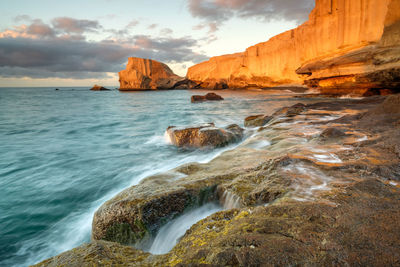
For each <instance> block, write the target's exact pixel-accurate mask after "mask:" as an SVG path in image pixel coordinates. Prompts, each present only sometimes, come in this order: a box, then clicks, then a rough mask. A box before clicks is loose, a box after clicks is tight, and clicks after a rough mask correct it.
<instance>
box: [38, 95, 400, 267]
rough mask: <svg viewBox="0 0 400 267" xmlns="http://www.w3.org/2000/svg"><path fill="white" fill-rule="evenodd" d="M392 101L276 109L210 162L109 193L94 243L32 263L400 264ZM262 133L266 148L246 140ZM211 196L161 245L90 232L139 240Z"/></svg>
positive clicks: (399, 144)
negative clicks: (192, 220) (144, 246)
mask: <svg viewBox="0 0 400 267" xmlns="http://www.w3.org/2000/svg"><path fill="white" fill-rule="evenodd" d="M398 101H399V96H390V97H387V98H385V97H372V98H366V99H361V100H352V99H346V100H330V101H325V102H321V103H315V104H308V105H299V104H297V105H294V106H292V107H288V108H285V109H281V110H279V111H277V112H275V114H273V115H271V116H272V117H273V118H272V119H271V120H270V121H269V122H268V123H267V124H266V125H265V127H263V128H262V129H261V130H260V131H259V132H257V135H256V136H254V137H252V138H249V139H248V140H245V141H244V142H243V143H242V144H241V145H239V146H238V147H237V148H235V149H233V150H230V151H226V152H224V153H223V154H221V155H220V156H219V157H217V158H215V159H214V160H212V161H211V162H209V163H206V164H199V163H191V164H186V165H183V166H181V167H178V168H176V169H174V170H172V171H170V172H168V173H163V174H160V175H156V176H153V177H148V178H146V179H145V180H143V181H142V182H141V183H140V184H139V185H137V186H133V187H130V188H128V189H126V190H124V191H123V192H121V193H120V194H118V195H117V196H115V197H114V198H113V199H111V200H109V201H107V202H106V203H105V204H104V205H103V206H102V207H101V208H100V209H99V210H98V211H97V212H96V214H95V217H94V220H93V239H94V241H93V242H92V243H91V244H89V245H83V246H81V247H78V248H76V249H74V250H71V251H68V252H65V253H63V254H61V255H59V256H57V257H54V258H51V259H49V260H46V261H44V262H42V263H41V264H40V266H56V265H57V264H59V263H64V262H68V261H71V262H72V263H73V264H75V263H76V264H78V263H79V266H91V264H93V262H95V261H100V262H101V261H104V262H106V263H108V262H112V263H114V264H117V263H118V264H121V265H126V266H188V265H191V266H199V265H204V264H205V265H207V264H208V265H212V266H226V265H232V266H260V265H261V266H262V265H271V266H288V265H299V266H304V265H307V266H331V265H338V266H345V265H349V266H395V265H399V264H400V262H399V257H398V255H399V254H400V246H399V244H400V240H399V239H400V236H399V234H398V233H399V231H400V226H399V224H398V222H399V221H400V182H399V180H400V179H399V177H400V150H399V148H400V136H399V133H400V123H399V121H400V116H399V114H400V112H399V105H397V103H398ZM266 115H268V114H266ZM266 115H265V116H266ZM377 122H379V123H377ZM372 126H373V127H372ZM323 133H325V135H326V138H321V134H322V135H324V134H323ZM342 133H345V135H343V134H342ZM263 140H268V141H269V143H270V145H268V146H254V143H257V142H260V141H263ZM255 147H256V148H255ZM211 201H220V203H221V205H222V206H224V207H225V210H224V211H221V212H218V213H215V214H213V215H211V216H209V217H207V218H206V219H204V220H201V221H200V222H198V223H196V224H195V225H193V226H192V227H191V228H190V230H188V231H187V232H186V234H185V235H184V236H183V238H182V239H181V240H180V241H179V243H178V244H177V245H176V246H175V247H174V249H173V250H172V251H170V252H169V253H167V254H164V255H149V254H147V253H144V252H141V251H139V250H136V249H132V248H131V247H127V246H123V245H120V244H117V243H109V242H104V241H95V240H110V241H115V242H119V243H122V244H132V243H138V242H139V243H140V242H145V241H146V239H147V240H148V239H149V238H150V237H151V236H154V234H155V233H156V232H157V231H158V229H159V228H160V227H161V226H162V225H164V224H165V223H166V222H167V221H168V220H169V219H171V218H173V217H176V216H178V215H179V214H182V213H183V212H185V210H188V209H191V208H192V207H194V206H199V205H202V203H207V202H211ZM72 266H73V265H72ZM76 266H78V265H76Z"/></svg>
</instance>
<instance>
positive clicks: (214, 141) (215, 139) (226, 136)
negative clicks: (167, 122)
mask: <svg viewBox="0 0 400 267" xmlns="http://www.w3.org/2000/svg"><path fill="white" fill-rule="evenodd" d="M167 134H168V136H169V138H170V141H171V143H172V144H173V145H175V146H177V147H184V148H204V147H222V146H226V145H228V144H231V143H234V142H237V141H239V140H241V139H242V138H243V129H242V128H240V127H239V126H238V125H236V124H232V125H229V126H228V127H226V128H217V127H215V125H214V124H213V123H209V124H204V125H200V126H195V127H190V128H178V127H175V126H170V127H168V129H167Z"/></svg>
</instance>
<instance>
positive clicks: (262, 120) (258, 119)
mask: <svg viewBox="0 0 400 267" xmlns="http://www.w3.org/2000/svg"><path fill="white" fill-rule="evenodd" d="M272 118H273V117H272V116H266V115H255V116H249V117H247V118H246V119H244V126H245V127H261V126H264V125H265V124H267V123H268V122H269V121H270V120H272Z"/></svg>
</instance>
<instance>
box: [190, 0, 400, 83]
mask: <svg viewBox="0 0 400 267" xmlns="http://www.w3.org/2000/svg"><path fill="white" fill-rule="evenodd" d="M399 44H400V0H351V1H349V0H316V6H315V8H314V10H313V11H312V12H311V14H310V16H309V20H308V21H307V22H305V23H304V24H303V25H301V26H299V27H298V28H296V29H293V30H290V31H287V32H284V33H282V34H280V35H278V36H275V37H273V38H271V39H270V40H269V41H267V42H264V43H260V44H257V45H255V46H252V47H250V48H248V49H247V50H246V51H245V52H243V53H237V54H232V55H224V56H219V57H214V58H211V59H210V60H209V61H207V62H203V63H200V64H198V65H195V66H193V67H191V68H189V70H188V74H187V77H188V78H189V79H191V80H194V81H197V82H202V83H203V86H205V87H206V86H207V85H208V84H210V83H215V82H225V83H227V84H228V85H229V87H239V88H243V87H249V86H258V87H270V86H277V85H282V84H297V85H303V84H306V85H308V86H311V87H319V88H325V89H339V88H343V89H348V88H355V87H357V88H359V89H361V90H364V91H365V89H366V88H396V87H398V86H399V84H400V81H399V78H400V45H399Z"/></svg>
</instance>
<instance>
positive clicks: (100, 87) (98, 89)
mask: <svg viewBox="0 0 400 267" xmlns="http://www.w3.org/2000/svg"><path fill="white" fill-rule="evenodd" d="M90 90H91V91H110V89H107V88H105V87H103V86H100V85H97V84H95V85H94V86H93V87H92V89H90Z"/></svg>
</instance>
